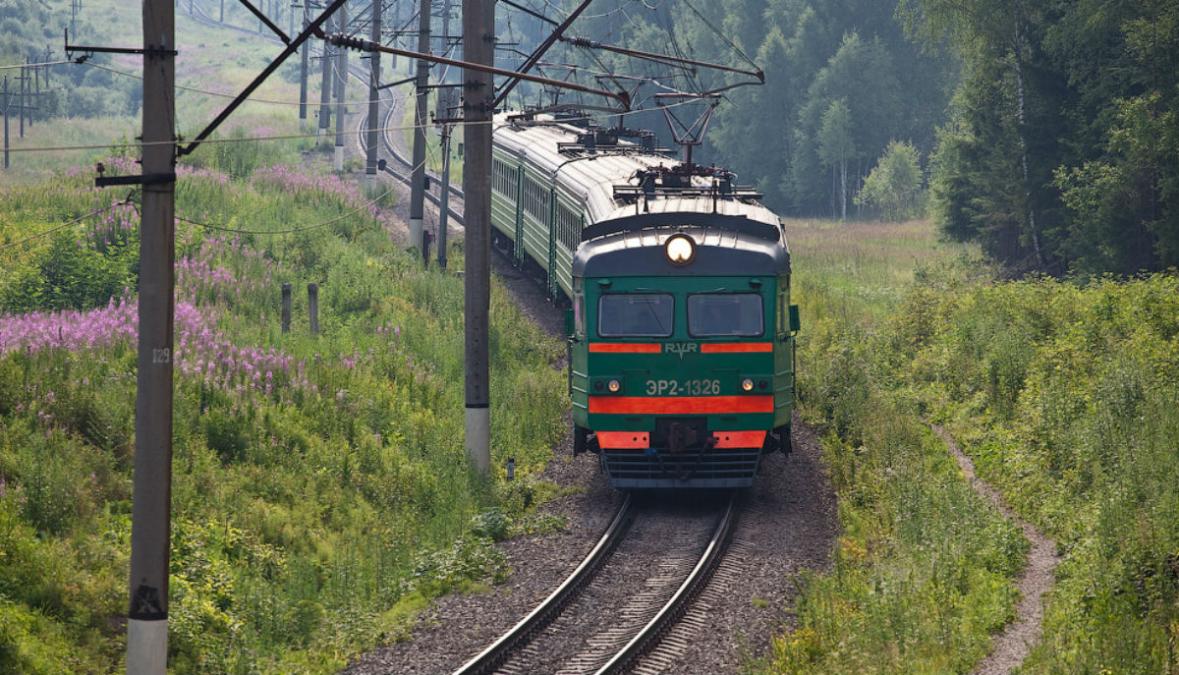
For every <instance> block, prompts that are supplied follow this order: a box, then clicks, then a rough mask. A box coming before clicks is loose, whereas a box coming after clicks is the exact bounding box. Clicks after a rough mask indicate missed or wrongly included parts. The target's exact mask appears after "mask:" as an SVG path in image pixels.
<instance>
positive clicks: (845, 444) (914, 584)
mask: <svg viewBox="0 0 1179 675" xmlns="http://www.w3.org/2000/svg"><path fill="white" fill-rule="evenodd" d="M828 227H829V228H830V230H828ZM873 228H875V229H873ZM931 229H932V228H931V227H929V226H928V225H925V226H916V225H913V224H908V225H873V226H863V225H862V226H857V225H831V226H822V227H816V226H805V227H804V226H797V225H793V224H792V225H790V226H788V230H787V232H788V235H789V236H790V240H791V244H792V248H793V249H794V250H796V251H801V250H807V251H808V255H807V256H805V257H804V256H799V260H800V264H799V269H798V271H797V273H796V277H797V281H796V282H795V289H796V292H797V293H798V296H799V302H800V304H801V306H802V308H803V311H804V313H805V314H806V316H804V319H803V325H805V326H808V329H807V330H806V331H804V332H803V333H802V334H800V338H799V339H800V354H799V363H800V366H801V374H800V375H801V376H800V383H799V384H800V398H801V400H802V402H803V412H804V414H805V415H807V416H810V417H811V418H812V421H816V422H822V423H825V424H826V425H827V429H828V434H827V435H826V436H825V437H824V439H823V455H824V459H825V461H826V463H827V466H828V467H829V469H830V475H831V480H832V483H833V485H834V487H835V489H836V492H837V495H838V498H839V517H840V522H841V525H842V534H841V537H840V539H839V541H838V546H837V548H836V550H835V552H834V563H833V567H832V569H831V571H829V572H827V573H824V574H821V575H814V576H811V577H810V578H808V579H807V580H806V581H805V582H804V591H803V593H802V595H801V597H800V600H799V601H798V604H797V605H796V607H795V611H797V613H798V617H799V618H798V624H797V627H796V628H795V629H794V630H793V631H792V632H791V633H790V634H787V635H784V636H782V637H780V638H778V639H775V641H774V643H773V649H772V653H771V655H770V656H769V658H768V659H767V661H766V662H764V663H762V664H759V669H761V670H764V671H765V672H775V673H817V672H823V673H915V672H916V673H947V672H968V671H969V670H970V669H971V667H972V666H973V664H974V663H975V662H976V661H977V660H978V659H979V658H980V657H981V656H982V655H984V654H985V653H986V651H987V649H988V646H989V639H990V634H991V633H992V632H994V631H995V630H997V629H998V628H999V627H1000V626H1002V625H1003V624H1004V623H1005V622H1006V621H1007V620H1008V618H1009V617H1010V614H1011V611H1012V608H1013V606H1014V603H1015V601H1016V598H1017V593H1016V591H1015V589H1014V586H1013V584H1012V580H1013V578H1014V576H1015V575H1016V574H1017V573H1018V571H1019V569H1020V567H1021V565H1022V555H1023V553H1024V552H1025V551H1026V548H1027V544H1026V542H1025V541H1024V540H1023V539H1022V537H1021V536H1020V534H1019V531H1018V530H1017V529H1016V528H1015V527H1014V526H1012V525H1011V524H1010V523H1008V522H1007V521H1006V520H1005V519H1004V518H1002V516H1001V515H1000V514H999V513H997V512H996V511H995V510H994V509H993V508H991V507H990V505H989V504H988V503H986V502H985V501H984V500H982V499H980V498H979V497H977V496H976V495H975V494H974V493H973V492H972V491H971V490H970V488H969V487H968V486H967V485H966V484H965V483H964V482H963V481H962V480H961V479H960V475H959V472H958V468H957V465H956V464H955V463H954V461H953V460H952V459H951V458H950V457H949V455H948V454H947V453H946V451H945V447H944V445H942V444H941V442H940V441H939V440H938V439H936V438H935V437H934V436H933V435H932V434H931V433H930V432H929V431H928V429H926V428H925V426H924V424H923V423H922V420H921V416H922V412H923V409H922V406H921V404H920V402H919V401H918V400H917V399H916V398H915V397H914V396H912V394H911V393H910V392H908V391H907V390H906V387H905V384H904V379H903V374H904V373H905V368H906V364H905V361H904V358H903V356H898V355H897V349H896V348H895V347H894V346H893V344H892V342H893V337H892V334H893V332H892V331H891V330H888V326H889V325H890V324H891V322H893V321H897V322H899V321H902V320H903V321H905V322H906V325H908V322H912V324H913V325H914V330H915V331H916V330H919V328H920V327H927V326H929V325H931V323H932V320H933V318H932V317H928V316H926V315H922V314H918V313H906V312H902V311H901V309H902V304H901V303H902V299H903V297H904V294H905V291H904V288H906V287H908V286H909V285H911V284H912V281H913V276H914V272H913V264H914V257H915V256H916V255H918V254H920V255H921V256H922V257H921V258H920V260H921V261H922V263H924V264H925V265H928V266H929V267H930V269H942V268H943V267H946V266H947V263H952V262H953V258H952V257H951V256H952V255H953V252H958V251H960V249H956V248H950V249H948V250H942V251H938V250H936V249H935V247H934V246H933V242H932V241H931V239H932V232H931ZM948 269H949V270H952V272H947V273H950V274H954V275H960V274H961V269H960V268H959V266H958V265H955V264H950V265H949V266H948ZM926 274H928V272H920V273H919V275H922V276H924V275H926ZM878 285H886V286H889V287H891V288H889V289H888V291H889V292H888V293H880V292H878V293H876V294H871V293H870V288H871V287H873V286H878Z"/></svg>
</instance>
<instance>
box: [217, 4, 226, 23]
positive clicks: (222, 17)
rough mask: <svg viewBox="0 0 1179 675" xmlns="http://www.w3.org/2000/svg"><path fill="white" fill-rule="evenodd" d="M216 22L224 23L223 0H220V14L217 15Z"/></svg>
mask: <svg viewBox="0 0 1179 675" xmlns="http://www.w3.org/2000/svg"><path fill="white" fill-rule="evenodd" d="M217 23H225V0H221V14H220V15H219V16H218V17H217Z"/></svg>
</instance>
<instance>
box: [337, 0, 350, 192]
mask: <svg viewBox="0 0 1179 675" xmlns="http://www.w3.org/2000/svg"><path fill="white" fill-rule="evenodd" d="M337 15H338V16H339V23H338V24H337V25H338V26H339V27H340V32H341V33H347V32H348V3H344V4H343V5H340V9H339V11H338V12H337ZM347 95H348V50H347V49H344V48H343V47H340V48H338V49H336V161H335V167H336V171H337V172H343V171H344V122H345V120H346V118H347V117H348V106H347V105H346V104H345V103H344V97H345V96H347Z"/></svg>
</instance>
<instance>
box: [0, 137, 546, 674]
mask: <svg viewBox="0 0 1179 675" xmlns="http://www.w3.org/2000/svg"><path fill="white" fill-rule="evenodd" d="M229 164H231V165H234V166H238V167H241V166H248V162H239V163H237V164H233V163H229ZM308 164H309V165H310V166H308ZM105 166H106V169H107V171H108V172H109V174H108V175H110V174H118V173H131V172H133V171H135V170H136V167H135V166H134V165H133V164H131V163H129V162H128V161H126V160H120V159H117V158H115V159H111V160H108V161H106V162H105ZM179 175H180V180H179V182H178V187H177V214H178V215H179V216H181V217H182V218H183V219H182V220H180V221H178V222H177V263H176V272H177V292H176V334H175V364H176V368H175V377H176V379H175V392H176V399H175V416H174V419H175V432H174V435H175V441H174V448H175V450H174V461H173V473H174V483H173V541H172V568H171V599H172V606H171V636H170V641H169V649H170V658H171V665H172V667H173V669H174V670H176V671H177V672H202V673H204V672H329V671H331V672H334V671H335V670H337V669H339V668H340V667H342V666H343V665H344V664H345V663H346V661H347V659H348V658H349V657H350V656H351V655H354V654H356V653H358V652H359V651H361V650H363V649H365V648H369V647H372V646H374V645H376V644H378V643H381V642H386V641H390V640H394V639H397V638H398V637H399V636H401V635H403V634H404V632H405V631H406V630H407V628H408V627H409V626H410V625H411V624H412V620H413V617H414V615H415V613H416V611H417V610H418V609H420V608H421V607H423V606H424V605H425V604H426V603H428V602H429V600H430V599H431V598H433V597H435V596H436V595H438V594H441V593H445V592H449V591H452V590H454V589H457V588H475V587H478V586H480V585H482V584H488V583H495V582H497V581H499V580H501V579H503V578H504V576H505V575H506V574H507V573H508V570H507V569H506V567H505V563H504V561H503V559H502V558H501V557H500V556H499V555H497V554H496V552H495V549H494V548H492V547H491V546H490V545H489V541H490V540H489V539H488V537H487V536H486V535H487V534H488V530H487V529H486V528H484V527H482V526H481V525H479V524H480V523H483V522H484V521H486V520H487V514H488V513H492V514H495V515H496V517H497V518H498V517H500V516H501V515H504V514H506V516H507V518H508V519H509V521H512V522H516V521H518V522H521V523H524V522H527V520H528V515H527V514H526V513H525V509H524V506H523V504H526V503H536V502H538V501H539V500H540V499H541V498H542V497H543V495H544V494H545V492H546V490H547V488H546V487H545V485H544V484H542V483H541V482H539V481H538V480H537V479H536V478H535V476H536V474H538V473H539V470H540V468H542V467H543V465H544V463H545V462H546V461H547V460H548V459H549V458H550V457H551V453H552V450H551V448H552V447H553V445H554V444H555V443H556V442H557V441H559V440H560V438H561V435H562V429H563V424H562V420H563V415H564V413H565V410H566V397H565V388H564V378H563V376H562V374H561V372H560V371H559V370H558V369H556V367H555V364H557V363H558V362H559V361H560V359H561V356H562V354H563V349H562V346H561V345H560V344H559V342H557V341H555V340H553V339H551V338H549V337H547V336H545V335H544V334H542V333H541V332H540V331H539V330H538V329H537V328H536V327H535V326H534V325H533V324H532V323H530V322H529V321H527V320H526V319H525V318H524V317H523V316H522V315H521V314H520V312H519V311H517V309H516V308H515V307H514V306H513V305H512V304H511V303H510V301H509V300H508V299H507V298H506V297H505V295H504V293H503V291H502V289H500V288H498V287H496V288H495V289H494V291H493V296H492V317H493V322H492V328H491V349H492V363H493V374H494V385H493V391H492V399H493V401H494V403H493V405H494V411H493V413H494V416H493V419H494V420H495V422H494V429H493V437H494V440H493V446H494V459H495V465H496V466H497V467H500V466H503V464H504V462H505V461H506V459H507V458H508V457H509V456H510V457H514V458H515V459H516V462H517V478H516V481H515V482H513V483H511V484H508V483H506V482H502V481H503V478H502V472H499V473H500V474H501V475H500V476H498V477H496V478H495V479H494V480H493V481H491V483H490V484H483V483H481V482H479V481H477V480H474V479H473V478H472V477H471V476H469V475H468V473H467V469H466V462H465V459H464V455H463V449H462V434H463V430H462V410H463V407H462V404H463V391H462V381H463V380H462V372H463V371H462V353H463V350H462V339H463V336H462V281H461V279H460V278H459V277H457V276H456V275H454V274H453V273H441V272H438V271H436V270H431V271H423V270H422V269H421V268H420V264H418V263H417V261H416V260H415V259H414V258H413V257H411V256H410V255H409V254H407V253H404V252H402V251H401V250H400V247H399V246H398V245H396V244H395V243H394V242H393V241H392V238H391V236H390V235H391V233H390V230H389V227H390V226H389V223H388V221H387V220H386V215H385V213H384V211H383V210H382V207H384V206H386V202H385V201H380V200H378V201H376V202H371V201H370V198H369V197H366V196H365V195H364V194H363V193H362V192H361V190H359V189H358V188H357V187H355V185H354V184H352V183H351V182H349V181H348V180H347V179H340V178H337V177H334V176H330V175H327V174H326V173H323V174H320V173H317V172H316V171H315V169H314V163H313V162H312V163H307V164H305V165H304V166H302V167H300V168H298V169H292V168H290V167H286V166H277V165H276V166H271V167H263V168H254V169H253V170H251V171H250V172H249V174H248V175H244V176H237V175H231V174H230V173H227V172H225V171H221V170H220V169H218V168H217V163H216V162H208V163H206V164H205V165H202V166H200V167H198V168H187V167H182V168H181V170H180V171H179ZM91 178H92V175H91V173H90V172H89V171H74V172H67V173H65V174H63V175H60V176H58V177H57V178H55V179H54V183H53V187H52V189H50V185H49V184H45V185H26V186H8V187H4V186H0V202H2V203H3V204H4V209H2V210H0V246H5V245H9V244H13V243H14V242H18V241H20V240H22V239H24V238H26V237H27V236H29V235H30V234H33V233H37V232H42V231H48V230H50V229H51V228H53V227H55V226H57V225H60V224H61V223H64V222H66V221H68V220H70V219H71V218H75V217H77V216H78V215H81V214H85V213H89V212H90V211H93V210H95V209H99V208H103V207H108V206H110V205H111V202H112V200H114V201H118V200H121V199H122V198H123V195H112V194H111V193H109V192H99V191H97V190H95V189H93V188H92V187H90V185H91V184H92V181H91ZM190 221H191V222H190ZM192 222H197V223H202V224H204V225H210V226H213V227H215V228H219V229H212V228H210V227H202V226H197V225H193V224H192ZM315 223H328V224H327V225H326V226H324V227H320V228H312V229H302V230H300V231H298V232H295V233H291V234H286V235H279V234H273V235H270V234H264V233H266V232H278V231H285V230H290V229H294V228H296V227H298V226H302V225H306V224H315ZM138 225H139V219H138V213H137V211H136V210H135V208H134V207H133V206H115V207H114V208H109V209H106V210H104V211H102V212H101V213H99V214H96V215H94V216H92V217H89V218H86V219H83V220H82V222H80V223H78V224H76V225H73V226H70V227H66V228H63V229H61V230H59V231H55V232H53V233H52V234H51V235H49V236H46V237H43V238H40V239H35V240H31V241H28V242H25V243H21V244H20V245H9V246H7V247H6V248H4V249H2V253H0V255H3V256H4V264H3V266H2V268H0V671H3V672H34V673H36V672H67V671H68V672H109V671H112V670H116V669H118V668H119V667H120V663H121V659H122V650H123V647H122V641H123V628H122V623H121V619H120V617H121V616H122V615H123V614H124V612H125V604H126V597H125V595H126V590H125V587H126V578H125V577H126V569H127V556H128V552H129V544H130V495H131V463H132V457H133V452H134V447H133V446H134V396H135V368H136V351H135V335H136V327H137V319H136V303H137V299H136V295H135V290H134V289H135V286H136V274H137V262H138V259H137V255H138ZM227 230H229V231H227ZM232 230H236V231H239V232H240V231H249V232H252V233H258V232H261V233H263V234H238V233H235V232H233V231H232ZM451 260H452V265H453V267H452V269H454V268H458V269H461V251H458V250H456V251H454V253H453V256H452V258H451ZM284 282H288V283H291V284H292V285H293V287H294V288H295V291H296V292H295V293H294V311H293V314H294V317H295V318H294V321H293V326H292V329H291V331H290V332H289V333H286V334H284V333H283V332H282V331H281V329H280V304H279V298H280V286H281V284H282V283H284ZM310 282H315V283H317V284H319V287H320V289H321V290H320V310H319V311H320V326H321V334H320V335H319V336H312V335H310V334H309V332H310V331H309V328H308V318H307V311H308V308H307V303H306V294H305V289H306V285H307V284H308V283H310ZM472 523H474V525H473V524H472ZM496 532H498V533H500V534H502V532H503V530H496Z"/></svg>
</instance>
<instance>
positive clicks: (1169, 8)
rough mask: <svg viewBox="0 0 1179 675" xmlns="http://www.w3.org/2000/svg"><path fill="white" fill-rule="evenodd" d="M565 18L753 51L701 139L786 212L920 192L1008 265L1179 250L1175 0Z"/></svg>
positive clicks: (1175, 257)
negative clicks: (749, 66)
mask: <svg viewBox="0 0 1179 675" xmlns="http://www.w3.org/2000/svg"><path fill="white" fill-rule="evenodd" d="M516 23H517V25H518V26H519V25H525V29H524V31H523V33H524V34H527V33H528V32H529V31H528V30H527V27H528V25H527V23H525V22H522V21H520V20H519V19H517V20H516ZM577 26H578V30H579V31H583V32H587V33H589V34H591V35H592V36H593V37H595V38H597V39H600V40H602V41H608V42H612V43H614V44H625V45H627V46H629V47H634V48H639V49H647V50H650V51H655V52H661V53H674V54H679V55H682V56H687V57H690V58H695V59H702V60H708V61H713V62H717V63H723V64H728V65H742V64H743V62H744V61H745V58H744V57H746V56H747V57H748V58H749V60H752V61H755V62H756V63H757V64H758V65H759V66H761V67H762V68H763V69H764V71H765V76H766V85H765V86H761V87H757V86H750V87H740V88H735V89H731V90H729V91H727V92H725V93H724V94H723V101H722V103H721V106H720V108H719V109H718V111H717V114H716V116H715V118H714V120H713V122H712V127H711V129H710V131H709V134H708V145H707V148H706V149H705V150H704V152H703V154H702V155H700V156H703V157H704V158H705V159H706V160H712V159H715V160H716V161H718V162H723V163H725V164H727V165H730V166H732V167H735V168H738V169H739V170H740V171H742V172H743V176H742V178H743V179H745V180H747V181H749V182H753V183H755V184H756V185H757V186H758V187H759V188H760V189H761V190H762V191H763V192H764V193H765V195H766V199H767V201H768V203H769V204H770V205H771V206H773V207H774V208H776V209H777V210H779V211H780V212H782V213H784V214H795V215H820V216H822V215H827V216H835V217H841V218H846V217H869V216H883V217H887V218H902V217H906V216H914V215H921V214H922V213H923V211H922V209H923V207H925V206H926V205H928V213H929V214H930V215H931V216H932V217H933V218H934V219H935V220H936V221H937V222H938V223H939V225H940V226H941V227H942V229H943V231H944V233H945V234H946V235H948V236H950V237H952V238H954V239H957V240H962V241H977V242H979V243H980V244H981V245H982V246H983V249H984V251H985V252H986V253H987V254H988V255H989V256H990V257H991V258H993V259H994V260H996V261H998V262H1000V263H1002V265H1003V266H1004V267H1005V268H1006V269H1007V270H1008V272H1009V273H1013V274H1023V273H1028V272H1046V273H1050V274H1055V275H1062V274H1069V273H1082V274H1088V273H1099V272H1117V273H1135V272H1137V271H1140V270H1157V269H1164V268H1167V267H1170V266H1174V265H1176V264H1179V212H1177V209H1179V205H1176V199H1179V197H1177V191H1179V113H1177V111H1176V108H1177V104H1179V67H1177V66H1179V6H1177V5H1176V3H1175V2H1173V1H1172V0H1147V1H1145V2H1141V1H1138V0H1081V1H1075V0H982V1H979V2H972V3H960V2H955V1H952V0H902V2H900V3H899V5H898V4H894V3H890V2H876V1H873V0H719V1H718V2H711V3H693V2H690V1H689V2H682V3H681V2H676V3H672V2H668V1H667V0H664V1H663V2H645V3H642V4H641V5H639V4H636V3H634V2H633V1H631V0H613V2H601V3H595V4H594V5H593V10H592V12H591V13H590V16H589V17H588V18H587V19H584V22H583V21H582V20H579V23H578V24H577ZM537 27H540V26H537ZM508 28H509V29H510V28H512V27H511V26H509V27H508ZM534 28H536V27H534ZM508 32H509V33H511V31H510V30H509V31H508ZM579 62H580V63H581V64H582V65H583V66H584V67H585V68H586V69H587V70H592V69H593V68H597V69H598V70H599V71H609V72H625V73H629V74H638V75H643V76H645V77H647V78H649V80H650V83H649V86H648V90H650V92H653V91H666V90H670V89H679V90H683V91H706V90H709V89H715V88H717V87H720V86H725V85H732V84H736V83H738V82H741V81H748V80H749V79H750V78H748V77H747V76H744V75H740V74H733V73H723V72H720V71H709V70H704V69H698V70H696V71H695V72H687V71H683V70H679V71H676V70H669V69H668V68H667V67H666V66H665V65H662V64H650V63H639V64H636V62H635V61H634V60H633V59H631V60H626V59H625V58H624V57H617V56H612V55H605V56H598V55H591V56H585V55H582V57H581V60H580V61H579ZM651 121H653V122H655V123H659V120H657V119H651ZM874 173H876V174H877V175H876V176H873V174H874ZM914 182H915V183H916V185H913V183H914ZM916 188H928V199H926V198H925V195H924V194H919V193H917V192H916V191H915V189H916Z"/></svg>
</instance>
